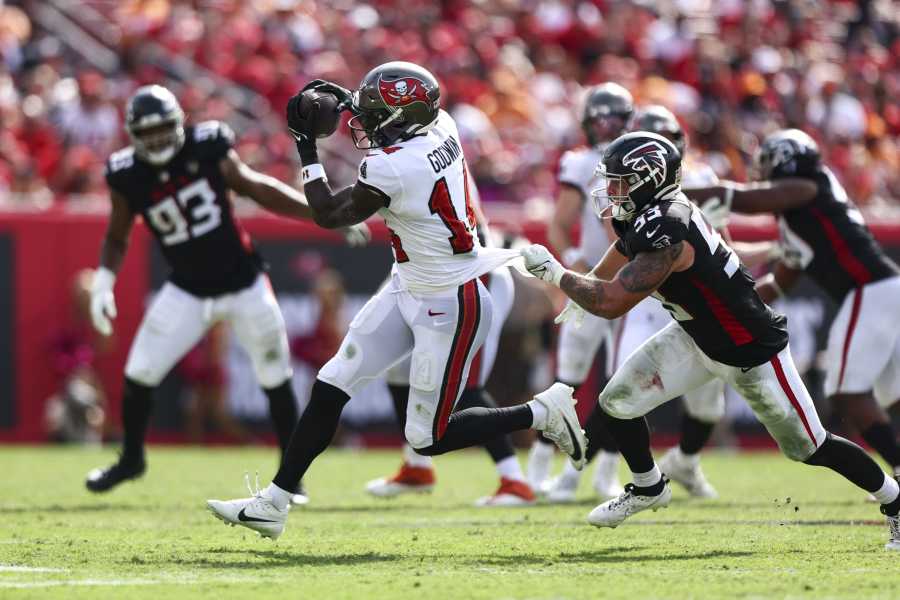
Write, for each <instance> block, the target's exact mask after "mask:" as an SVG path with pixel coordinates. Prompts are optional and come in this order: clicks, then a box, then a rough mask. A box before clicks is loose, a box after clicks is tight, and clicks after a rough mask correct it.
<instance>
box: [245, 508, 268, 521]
mask: <svg viewBox="0 0 900 600" xmlns="http://www.w3.org/2000/svg"><path fill="white" fill-rule="evenodd" d="M245 510H246V507H244V508H242V509H241V512H239V513H238V521H241V522H243V523H274V522H275V521H272V520H270V519H259V518H257V517H248V516H247V514H246V513H245V512H244V511H245Z"/></svg>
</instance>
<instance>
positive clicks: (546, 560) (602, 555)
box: [443, 546, 756, 567]
mask: <svg viewBox="0 0 900 600" xmlns="http://www.w3.org/2000/svg"><path fill="white" fill-rule="evenodd" d="M645 551H646V550H645V549H644V548H641V547H623V546H618V547H609V548H599V549H593V550H583V551H580V552H560V553H559V554H557V555H556V556H550V557H546V556H545V557H535V556H533V555H512V556H497V555H496V554H491V555H485V556H474V557H470V556H467V557H465V558H464V559H463V560H462V561H461V562H463V563H466V564H471V565H473V566H475V565H484V566H494V567H507V566H508V567H512V566H517V565H519V566H526V565H531V566H536V564H537V565H539V564H542V563H543V564H545V565H548V564H556V563H593V564H596V563H618V562H629V563H650V562H671V561H673V560H676V561H677V560H710V559H719V558H743V557H748V556H754V555H755V554H756V553H755V552H744V551H729V550H712V551H709V552H686V553H682V554H679V553H677V552H670V553H659V552H651V553H649V554H644V552H645ZM443 560H446V557H443Z"/></svg>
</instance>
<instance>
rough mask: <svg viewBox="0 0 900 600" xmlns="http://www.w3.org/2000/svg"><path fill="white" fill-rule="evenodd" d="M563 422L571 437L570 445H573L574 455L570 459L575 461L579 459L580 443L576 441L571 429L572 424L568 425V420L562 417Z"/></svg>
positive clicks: (576, 437) (576, 438)
mask: <svg viewBox="0 0 900 600" xmlns="http://www.w3.org/2000/svg"><path fill="white" fill-rule="evenodd" d="M563 423H565V424H566V429H568V430H569V437H570V438H572V442H573V444H572V445H573V446H575V455H574V456H573V457H572V460H574V461H576V462H577V461H579V460H581V444H580V443H579V442H578V436H576V435H575V432H574V431H572V426H571V425H569V420H568V419H566V418H565V417H563Z"/></svg>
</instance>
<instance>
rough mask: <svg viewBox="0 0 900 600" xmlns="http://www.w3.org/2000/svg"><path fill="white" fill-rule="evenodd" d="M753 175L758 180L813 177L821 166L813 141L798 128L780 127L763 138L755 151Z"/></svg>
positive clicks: (816, 146)
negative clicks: (780, 128)
mask: <svg viewBox="0 0 900 600" xmlns="http://www.w3.org/2000/svg"><path fill="white" fill-rule="evenodd" d="M753 163H754V169H753V170H754V171H755V173H754V177H755V179H757V180H759V181H765V180H768V179H778V178H779V177H812V176H813V175H815V174H816V172H817V171H818V170H819V169H821V168H822V155H821V154H820V153H819V146H818V144H816V142H815V140H813V139H812V138H811V137H809V136H808V135H807V134H806V133H804V132H802V131H800V130H799V129H782V130H780V131H776V132H775V133H772V134H770V135H768V136H767V137H766V139H765V140H763V143H762V144H761V145H760V147H759V149H758V150H757V151H756V157H755V159H754V161H753Z"/></svg>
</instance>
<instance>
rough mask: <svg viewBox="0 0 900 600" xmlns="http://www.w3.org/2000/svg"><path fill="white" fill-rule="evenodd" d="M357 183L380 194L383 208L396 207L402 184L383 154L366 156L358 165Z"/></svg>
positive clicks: (401, 191)
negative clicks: (382, 197)
mask: <svg viewBox="0 0 900 600" xmlns="http://www.w3.org/2000/svg"><path fill="white" fill-rule="evenodd" d="M357 183H358V184H360V185H362V186H364V187H368V188H372V189H373V190H375V191H376V192H379V193H381V195H383V196H384V197H385V198H386V200H385V206H393V207H396V206H397V203H398V202H400V198H401V196H402V193H403V182H401V181H400V177H399V176H398V175H397V172H396V170H395V169H394V166H393V165H392V164H391V161H390V160H388V158H387V157H386V156H385V155H384V154H373V155H370V156H367V157H366V158H364V159H363V161H362V162H361V163H359V171H358V173H357Z"/></svg>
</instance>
